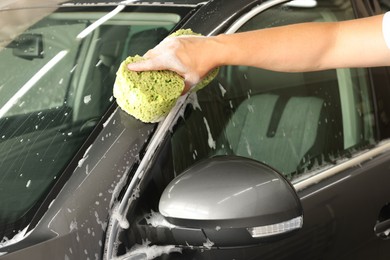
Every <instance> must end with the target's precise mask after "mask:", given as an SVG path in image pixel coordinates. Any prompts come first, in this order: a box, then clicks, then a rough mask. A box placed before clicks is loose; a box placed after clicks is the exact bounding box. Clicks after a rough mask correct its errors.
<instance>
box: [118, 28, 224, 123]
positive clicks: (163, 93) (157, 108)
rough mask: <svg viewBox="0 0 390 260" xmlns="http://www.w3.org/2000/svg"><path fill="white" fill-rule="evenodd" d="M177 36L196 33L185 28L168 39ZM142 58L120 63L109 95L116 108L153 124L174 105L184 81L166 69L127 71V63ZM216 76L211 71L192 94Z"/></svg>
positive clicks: (129, 58)
mask: <svg viewBox="0 0 390 260" xmlns="http://www.w3.org/2000/svg"><path fill="white" fill-rule="evenodd" d="M180 35H199V34H196V33H193V32H192V31H191V30H190V29H186V30H178V31H176V32H175V33H173V34H171V35H170V36H168V37H174V36H180ZM143 59H144V58H142V57H140V56H138V55H136V56H134V57H132V56H130V57H128V58H127V59H126V60H124V61H123V62H122V63H121V65H120V67H119V69H118V71H117V74H116V75H117V76H116V80H115V84H114V89H113V92H114V97H115V98H116V101H117V103H118V105H119V107H121V108H122V109H123V110H124V111H125V112H127V113H128V114H130V115H132V116H134V117H135V118H137V119H139V120H141V121H143V122H145V123H154V122H158V121H160V120H161V119H163V118H164V116H166V115H167V114H168V112H169V111H170V110H171V109H172V107H173V106H174V105H175V104H176V101H177V99H178V98H179V97H180V95H181V93H182V92H183V89H184V79H183V78H182V77H181V76H180V75H178V74H177V73H175V72H173V71H169V70H160V71H143V72H135V71H129V70H128V69H127V64H129V63H133V62H138V61H141V60H143ZM217 74H218V69H214V70H213V71H212V72H210V74H209V75H207V76H206V77H205V78H204V79H203V80H202V81H201V82H200V83H198V84H197V85H196V86H194V87H193V89H192V91H197V90H199V89H201V88H203V87H205V86H206V85H207V84H209V83H210V82H211V81H212V80H213V79H214V78H215V77H216V75H217Z"/></svg>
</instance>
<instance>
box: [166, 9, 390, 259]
mask: <svg viewBox="0 0 390 260" xmlns="http://www.w3.org/2000/svg"><path fill="white" fill-rule="evenodd" d="M354 6H355V7H356V3H355V5H354ZM263 7H264V6H263ZM268 7H269V6H268ZM352 7H353V6H352V5H351V3H350V2H349V1H338V2H329V1H326V2H325V1H317V2H316V4H315V5H313V6H303V5H300V3H298V2H291V3H289V4H287V5H283V4H281V5H275V6H273V7H271V8H262V6H259V7H258V8H257V9H258V12H257V14H256V11H253V10H252V13H250V14H248V15H247V16H246V17H245V16H244V18H243V19H242V20H238V21H237V22H236V23H235V24H234V25H233V26H232V27H231V29H230V30H229V31H228V33H230V32H236V31H247V30H253V29H261V28H268V27H274V26H280V25H285V24H292V23H298V22H323V21H338V20H344V19H352V18H353V13H354V10H353V8H352ZM360 8H363V7H362V6H360ZM366 11H367V10H366ZM367 12H368V11H367ZM368 13H369V12H368ZM270 51H271V50H270ZM303 51H304V50H303ZM383 77H385V78H386V77H388V75H387V74H386V70H383V69H382V70H364V69H338V70H329V71H321V72H310V73H277V72H270V71H265V70H260V69H256V68H249V67H242V66H238V67H228V68H224V69H223V70H222V73H221V75H220V79H219V82H218V83H216V86H214V89H212V88H213V87H211V88H209V89H207V90H205V91H209V93H208V94H205V95H202V94H203V93H198V96H197V97H198V102H199V107H200V110H201V111H199V112H198V111H197V110H195V111H193V112H191V115H190V116H189V118H186V120H185V122H183V123H182V125H179V126H178V128H177V130H176V132H174V134H173V136H172V144H173V149H172V150H173V158H174V164H175V167H176V169H178V170H177V172H181V171H182V170H184V169H186V168H187V167H189V166H190V165H192V164H193V163H194V162H195V161H198V160H200V159H201V158H204V157H209V156H211V155H215V154H235V155H240V156H245V157H249V158H253V159H256V160H259V161H262V162H264V163H266V164H268V165H270V166H272V167H274V168H276V169H277V170H279V171H280V172H281V173H283V174H284V175H285V176H286V178H288V179H289V180H290V181H291V183H292V184H293V185H294V187H295V189H296V190H297V192H298V194H299V196H300V198H301V202H302V205H303V208H304V227H303V229H302V230H301V231H300V232H299V233H298V234H296V235H295V236H292V237H291V238H289V239H286V240H284V241H277V242H274V243H269V244H266V245H262V246H259V247H257V248H251V249H245V250H239V249H237V250H231V251H229V252H224V253H221V254H222V255H223V257H227V256H229V257H232V258H234V259H350V258H351V259H352V258H353V259H368V258H375V259H387V258H388V257H389V251H388V250H387V247H388V246H389V245H388V243H387V242H386V241H385V240H384V239H386V235H385V234H384V233H380V231H379V229H380V228H379V226H381V224H379V223H382V222H383V221H385V220H386V219H387V218H388V215H387V213H386V212H388V207H389V206H388V203H389V199H390V194H389V191H388V189H387V188H386V184H384V183H387V181H388V180H389V175H388V172H387V170H386V169H387V168H388V166H389V162H388V159H387V158H386V157H387V156H386V152H385V150H386V149H387V146H388V145H389V144H388V142H387V141H384V142H381V141H382V138H386V136H387V134H386V133H385V132H384V131H385V130H384V128H383V124H384V122H383V119H380V116H378V115H377V113H378V111H382V112H381V113H382V115H386V110H385V108H384V107H383V106H382V107H380V108H378V107H376V106H375V105H376V104H378V102H377V98H379V99H382V98H385V97H388V95H386V94H387V92H386V93H385V92H384V90H383V82H384V81H383V80H381V81H380V80H378V79H377V78H383ZM370 80H372V81H370ZM372 82H376V83H379V82H381V83H380V84H375V85H373V84H371V83H372ZM385 82H386V81H385ZM212 91H214V92H213V94H211V92H212ZM378 93H382V94H381V95H379V96H381V97H378ZM216 103H218V105H216ZM382 103H383V101H382V102H379V104H382ZM198 113H199V114H200V115H198V119H193V120H191V118H195V117H196V116H195V114H198ZM202 123H203V124H204V125H205V126H204V127H201V126H200V125H202ZM188 133H191V134H188ZM191 135H194V136H196V137H193V136H191ZM202 140H203V141H202ZM184 154H188V156H187V157H186V159H184V158H185V157H184ZM382 231H383V229H382ZM201 255H202V254H201ZM203 255H207V257H211V258H218V256H219V254H218V253H216V252H215V251H208V253H203ZM207 257H205V258H207Z"/></svg>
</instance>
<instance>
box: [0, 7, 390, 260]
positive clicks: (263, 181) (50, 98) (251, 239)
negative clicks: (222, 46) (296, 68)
mask: <svg viewBox="0 0 390 260" xmlns="http://www.w3.org/2000/svg"><path fill="white" fill-rule="evenodd" d="M57 2H61V3H58V4H56V3H55V1H46V2H39V1H37V2H32V1H14V2H13V1H5V2H4V3H2V4H0V8H1V10H0V14H1V15H0V20H1V23H2V26H1V28H0V46H1V49H0V68H1V70H0V75H1V76H0V93H1V94H0V154H1V156H0V158H1V159H0V194H1V196H0V255H1V256H0V258H1V259H18V260H19V259H154V258H158V259H236V260H239V259H262V260H263V259H273V260H274V259H310V260H313V259H390V240H389V236H390V188H389V185H390V141H389V137H390V103H389V102H388V100H389V99H390V88H389V84H390V71H389V68H386V67H380V68H367V69H363V68H359V69H355V68H345V69H336V70H326V71H316V72H306V73H281V72H272V71H267V70H262V69H258V68H253V67H245V66H226V67H221V68H220V71H219V74H218V76H217V78H216V79H215V80H213V81H212V82H211V83H210V85H209V86H207V87H206V88H204V89H202V90H200V91H199V92H197V93H192V94H190V95H186V96H183V97H181V98H180V99H179V100H178V103H177V104H176V106H175V107H174V108H173V109H172V111H171V112H170V113H169V114H168V115H167V116H166V118H165V119H164V120H162V121H161V122H160V123H156V124H145V123H142V122H141V121H139V120H137V119H135V118H133V117H132V116H130V115H128V114H126V113H125V112H123V111H122V110H121V109H120V108H119V107H118V106H117V104H116V102H115V99H114V98H113V96H112V88H113V83H114V80H115V77H116V71H117V69H118V66H119V64H120V62H121V61H123V60H124V59H125V58H126V57H127V56H130V55H136V54H139V55H142V54H144V53H145V52H146V51H147V50H148V49H150V48H152V47H154V46H155V45H156V44H158V43H159V42H160V41H161V40H162V39H164V38H165V37H166V36H168V35H169V34H170V33H172V32H174V31H176V30H178V29H181V28H186V29H187V28H189V29H192V30H193V31H194V32H197V33H201V34H203V35H205V36H212V35H216V34H220V33H235V32H243V31H249V30H255V29H262V28H269V27H275V26H281V25H286V24H292V23H301V22H324V21H327V22H331V21H340V20H346V19H354V18H358V17H365V16H370V15H374V14H379V13H383V12H384V11H386V10H388V1H375V0H374V1H368V0H352V1H348V0H331V1H329V0H326V1H325V0H324V1H320V0H318V1H309V0H304V1H283V0H270V1H261V0H240V1H237V0H224V1H222V0H214V1H213V0H211V1H200V0H172V1H169V2H155V1H124V2H116V3H115V2H112V1H101V0H99V1H98V0H96V1H77V0H74V1H66V2H63V1H57ZM280 40H281V41H284V40H286V41H287V40H288V39H283V36H281V38H280ZM259 48H261V46H259ZM270 51H272V50H270ZM364 51H367V52H369V51H370V50H364Z"/></svg>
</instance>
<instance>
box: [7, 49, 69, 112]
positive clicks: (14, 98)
mask: <svg viewBox="0 0 390 260" xmlns="http://www.w3.org/2000/svg"><path fill="white" fill-rule="evenodd" d="M68 52H69V51H67V50H63V51H60V52H59V53H57V55H56V56H54V57H53V58H52V59H51V60H50V61H49V62H48V63H46V64H45V66H43V67H42V68H41V69H40V70H39V71H38V72H37V73H35V75H34V76H32V77H31V79H30V80H29V81H27V82H26V83H25V84H24V85H23V86H22V87H21V88H20V89H19V90H18V92H16V93H15V94H14V95H13V96H12V97H11V98H10V99H9V100H8V102H7V103H5V105H4V106H3V107H2V108H1V109H0V118H2V117H3V116H4V115H5V114H6V113H7V112H8V111H9V110H10V109H11V108H12V107H13V106H14V104H15V103H16V102H17V101H18V100H19V99H20V98H21V97H23V96H24V95H25V94H26V93H27V92H28V91H29V90H30V89H31V88H32V87H33V86H34V85H35V84H36V83H37V82H38V81H39V80H40V79H41V78H42V77H43V76H44V75H46V73H47V72H49V71H50V70H51V69H52V68H53V67H54V66H55V65H56V64H57V63H58V62H60V61H61V60H62V59H63V58H64V57H65V56H66V55H67V54H68Z"/></svg>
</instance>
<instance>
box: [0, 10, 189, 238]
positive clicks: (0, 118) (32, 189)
mask: <svg viewBox="0 0 390 260" xmlns="http://www.w3.org/2000/svg"><path fill="white" fill-rule="evenodd" d="M122 7H123V8H122V9H123V10H118V9H117V7H116V6H101V5H98V6H93V5H85V6H80V5H74V6H69V5H66V6H63V7H60V8H57V9H56V10H55V11H53V10H54V9H52V8H46V9H45V8H35V9H34V10H28V11H29V12H32V13H36V14H39V15H38V18H37V17H35V18H36V20H37V21H35V20H34V19H30V20H29V23H30V24H29V25H28V26H26V25H27V24H28V22H27V21H26V19H25V18H24V19H22V20H23V22H21V23H20V24H18V23H15V24H17V25H19V26H15V27H12V26H9V27H7V28H5V27H3V29H2V30H1V35H0V36H1V42H2V48H1V49H0V67H1V68H2V69H1V70H0V79H1V80H0V90H1V95H0V154H1V156H0V158H1V159H0V192H1V197H0V223H1V227H0V228H1V231H0V232H1V233H2V234H0V235H7V234H10V232H12V231H13V232H17V230H20V229H22V228H24V227H25V226H26V225H27V224H28V223H29V221H31V219H32V216H33V215H34V213H35V212H36V209H37V208H39V206H40V204H41V202H42V201H43V200H45V198H46V196H47V195H48V194H49V192H50V191H51V190H52V189H53V186H54V185H55V184H56V182H57V181H58V180H59V179H60V177H61V176H62V174H63V173H64V172H73V170H74V168H75V167H77V162H78V161H79V160H80V158H82V154H81V156H80V153H81V152H82V151H83V149H82V148H83V147H84V151H85V150H86V148H87V147H88V145H90V142H91V136H93V134H92V133H93V132H94V129H96V127H100V129H101V127H102V125H103V123H104V119H105V118H104V115H105V114H106V113H107V110H108V109H109V107H110V106H111V104H113V103H114V99H113V97H112V86H113V82H114V80H115V76H116V75H115V73H116V71H117V69H118V66H119V64H120V62H121V61H122V60H123V59H125V58H126V57H127V56H129V55H135V54H140V55H142V54H143V53H144V52H145V51H146V50H148V49H149V48H151V47H153V46H154V45H156V44H157V43H158V42H159V41H161V40H162V39H163V38H164V37H165V36H167V35H168V34H169V32H170V31H171V30H172V28H173V27H174V26H175V25H176V24H177V23H178V22H179V21H180V19H181V17H183V16H184V15H185V12H187V10H186V9H185V8H184V7H181V8H178V7H177V8H174V7H168V6H167V7H162V6H160V7H153V6H152V5H149V6H146V7H142V6H141V5H139V6H127V7H125V6H122ZM115 10H118V12H117V11H115ZM119 11H120V12H119ZM0 12H1V13H2V17H6V16H7V17H10V16H13V17H23V14H26V10H19V9H15V10H8V11H7V10H6V11H0ZM3 15H4V16H3ZM108 16H109V17H108ZM42 17H43V18H42ZM108 18H109V19H108ZM23 26H24V27H26V28H22V30H21V27H23ZM18 31H19V32H18ZM20 31H22V32H20ZM15 33H16V34H17V35H14V34H15ZM110 111H111V110H110ZM106 117H108V115H106ZM99 122H100V123H99ZM88 142H89V144H88ZM72 162H73V163H72ZM72 165H73V166H72ZM59 188H61V187H59ZM15 230H16V231H15ZM0 237H2V236H0Z"/></svg>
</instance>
